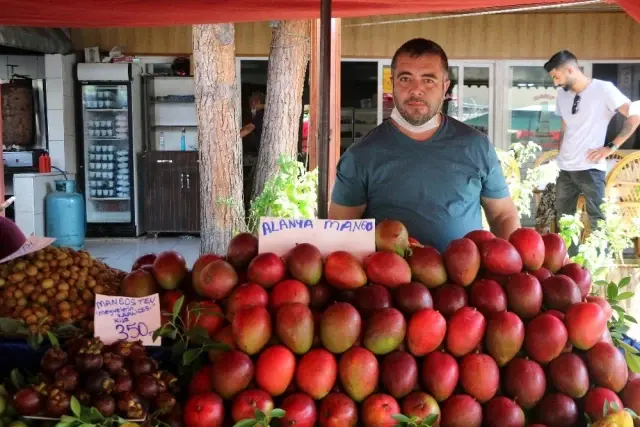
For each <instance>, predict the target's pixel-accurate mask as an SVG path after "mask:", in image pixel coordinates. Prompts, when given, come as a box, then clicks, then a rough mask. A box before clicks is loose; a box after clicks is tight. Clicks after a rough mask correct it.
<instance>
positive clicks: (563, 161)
mask: <svg viewBox="0 0 640 427" xmlns="http://www.w3.org/2000/svg"><path fill="white" fill-rule="evenodd" d="M575 96H576V94H575V92H573V91H571V90H569V91H565V90H564V89H562V88H560V89H559V90H558V95H557V98H556V111H555V113H556V115H558V116H561V117H562V119H563V120H564V122H565V124H566V128H565V132H564V137H563V138H562V145H561V146H560V153H559V154H558V157H557V158H556V161H557V163H558V167H559V168H560V169H561V170H565V171H581V170H587V169H599V170H602V171H606V167H607V166H606V165H607V164H606V161H605V160H602V161H600V162H598V163H593V162H591V161H589V160H587V154H588V152H589V150H592V149H594V148H600V147H602V146H603V145H604V143H605V138H606V136H607V127H608V126H609V122H610V121H611V118H612V117H613V116H614V115H615V114H616V111H617V109H618V108H620V107H621V106H622V105H624V104H626V103H628V102H631V101H630V100H629V98H627V97H626V96H624V95H623V94H622V92H620V90H618V88H617V87H615V86H614V85H613V83H611V82H606V81H603V80H598V79H593V80H592V81H591V83H589V85H588V86H587V87H586V88H585V89H584V90H583V91H582V92H581V93H580V102H579V103H578V110H577V111H576V114H571V109H572V107H573V100H574V98H575Z"/></svg>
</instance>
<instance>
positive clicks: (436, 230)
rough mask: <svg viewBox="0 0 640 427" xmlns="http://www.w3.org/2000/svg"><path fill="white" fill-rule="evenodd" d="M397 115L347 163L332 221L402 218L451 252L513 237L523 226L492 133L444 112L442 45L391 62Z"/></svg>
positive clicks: (354, 149) (409, 45)
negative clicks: (472, 235) (458, 242)
mask: <svg viewBox="0 0 640 427" xmlns="http://www.w3.org/2000/svg"><path fill="white" fill-rule="evenodd" d="M391 73H392V82H393V99H394V104H395V107H394V108H393V111H392V112H391V118H390V120H388V121H385V122H383V123H382V124H380V125H379V126H377V127H376V128H374V129H373V130H372V131H371V132H369V134H367V135H366V136H364V137H363V138H362V139H361V140H359V141H358V142H357V143H355V144H353V145H351V146H350V147H349V148H348V149H347V150H346V152H345V153H344V154H343V155H342V157H341V158H340V161H339V162H338V167H337V173H336V180H335V185H334V187H333V192H332V196H331V204H330V207H329V218H330V219H357V218H363V217H364V218H375V220H376V221H382V220H384V219H396V220H398V221H401V222H402V223H404V225H405V226H406V227H407V229H408V231H409V235H410V236H412V237H414V238H416V239H417V240H418V241H419V242H420V243H422V244H425V245H430V246H433V247H435V248H436V249H438V250H439V251H441V252H442V251H444V250H445V249H446V247H447V245H448V244H449V243H450V242H451V241H452V240H454V239H458V238H461V237H463V236H464V235H465V234H467V233H468V232H470V231H472V230H477V229H481V228H482V213H481V207H482V208H484V211H485V214H486V218H487V221H488V223H489V225H490V227H491V231H492V232H493V233H494V234H496V235H497V236H498V237H501V238H508V237H509V236H510V235H511V233H512V232H513V231H514V230H516V229H517V228H519V227H520V220H519V215H518V212H517V210H516V207H515V205H514V203H513V201H512V200H511V197H510V195H509V188H508V187H507V184H506V181H505V177H504V175H503V172H502V168H501V166H500V162H499V160H498V157H497V155H496V151H495V149H494V147H493V145H492V144H491V143H490V142H489V139H488V138H487V136H486V135H484V134H483V133H481V132H479V131H478V130H475V129H473V128H471V127H470V126H467V125H465V124H464V123H461V122H459V121H457V120H455V119H454V118H452V117H449V116H447V115H446V114H443V113H441V109H442V104H443V102H444V100H445V96H446V93H447V90H448V88H449V85H450V80H449V64H448V59H447V55H446V53H445V52H444V50H443V49H442V48H441V47H440V46H439V45H438V44H437V43H435V42H433V41H430V40H425V39H413V40H409V41H408V42H406V43H405V44H404V45H402V46H401V47H400V48H399V49H398V50H397V51H396V53H395V55H394V57H393V60H392V62H391Z"/></svg>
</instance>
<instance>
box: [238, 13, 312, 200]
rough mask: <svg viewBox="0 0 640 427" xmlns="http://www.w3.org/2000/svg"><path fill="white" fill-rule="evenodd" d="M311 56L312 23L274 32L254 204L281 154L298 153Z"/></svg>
mask: <svg viewBox="0 0 640 427" xmlns="http://www.w3.org/2000/svg"><path fill="white" fill-rule="evenodd" d="M309 53H310V37H309V21H308V20H307V21H280V22H279V23H278V26H277V28H274V29H273V37H272V40H271V50H270V53H269V69H268V76H267V94H266V95H267V97H266V103H265V110H264V127H263V129H262V137H261V139H260V151H259V154H258V163H257V166H256V174H255V181H254V184H253V192H252V193H251V194H252V196H251V200H254V199H255V198H256V197H257V196H259V195H260V193H261V192H262V189H263V188H264V185H265V183H266V182H267V181H268V180H269V178H271V177H273V176H274V175H275V174H276V172H277V171H278V164H277V162H278V157H280V155H281V154H285V155H289V156H295V155H296V154H297V152H298V135H299V133H300V115H301V114H302V90H303V87H304V77H305V72H306V70H307V63H308V61H309Z"/></svg>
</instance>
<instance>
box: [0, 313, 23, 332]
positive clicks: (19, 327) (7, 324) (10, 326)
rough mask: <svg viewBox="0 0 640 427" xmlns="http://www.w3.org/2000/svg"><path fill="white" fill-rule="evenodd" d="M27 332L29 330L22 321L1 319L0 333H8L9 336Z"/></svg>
mask: <svg viewBox="0 0 640 427" xmlns="http://www.w3.org/2000/svg"><path fill="white" fill-rule="evenodd" d="M27 331H28V329H27V327H26V325H25V324H24V323H23V322H21V321H20V320H16V319H10V318H7V317H0V332H6V333H7V334H20V333H25V332H27Z"/></svg>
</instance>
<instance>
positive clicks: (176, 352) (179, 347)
mask: <svg viewBox="0 0 640 427" xmlns="http://www.w3.org/2000/svg"><path fill="white" fill-rule="evenodd" d="M186 350H187V345H186V344H185V343H184V342H182V341H177V342H176V343H175V344H173V345H172V346H171V357H172V358H173V359H175V360H178V358H181V357H182V355H183V354H184V352H185V351H186Z"/></svg>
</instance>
